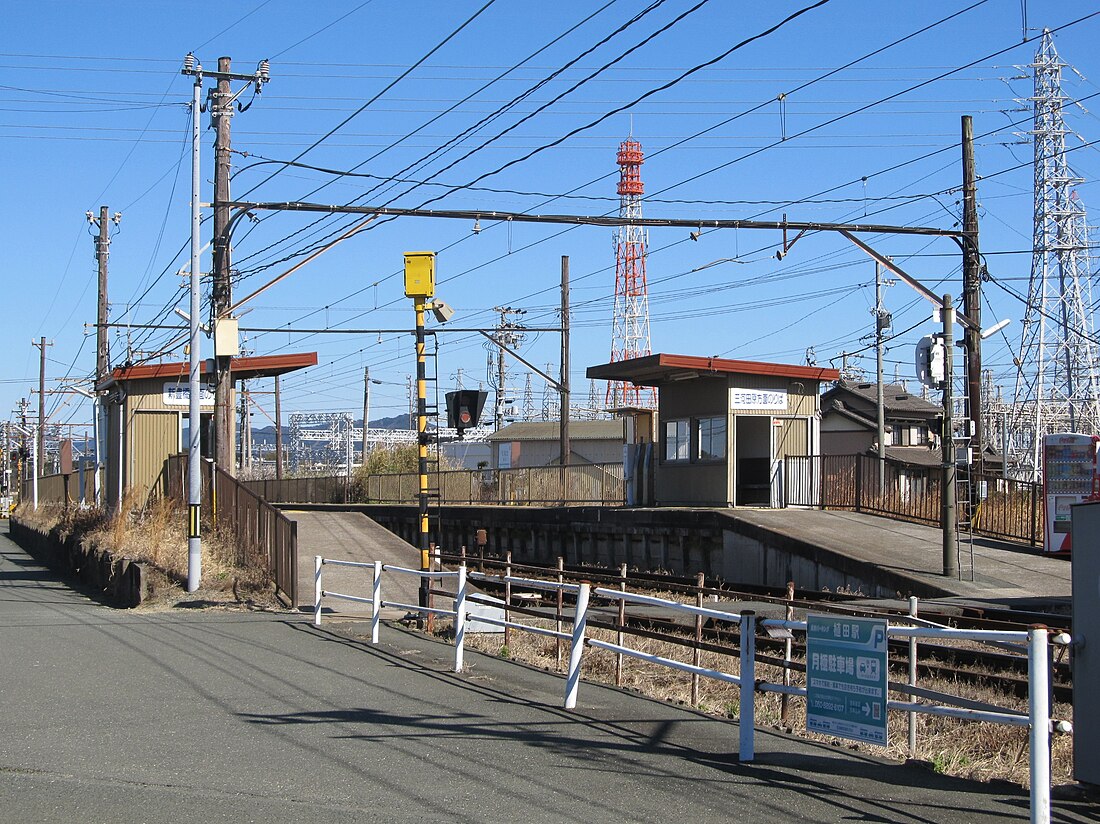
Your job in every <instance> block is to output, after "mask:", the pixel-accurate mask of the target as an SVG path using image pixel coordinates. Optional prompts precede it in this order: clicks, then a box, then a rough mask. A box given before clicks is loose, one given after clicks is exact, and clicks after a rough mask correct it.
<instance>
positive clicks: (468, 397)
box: [447, 389, 489, 438]
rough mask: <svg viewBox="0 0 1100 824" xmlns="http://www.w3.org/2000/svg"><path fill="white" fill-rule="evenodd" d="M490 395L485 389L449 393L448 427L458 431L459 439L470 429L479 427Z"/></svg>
mask: <svg viewBox="0 0 1100 824" xmlns="http://www.w3.org/2000/svg"><path fill="white" fill-rule="evenodd" d="M487 397H489V393H488V392H486V391H485V390H483V389H459V390H458V391H457V392H448V393H447V426H450V427H452V428H453V429H456V430H457V431H458V437H460V438H461V437H462V433H463V432H464V431H465V430H467V429H469V428H470V427H473V426H477V423H478V421H479V420H480V419H481V410H482V409H483V408H484V406H485V399H486V398H487Z"/></svg>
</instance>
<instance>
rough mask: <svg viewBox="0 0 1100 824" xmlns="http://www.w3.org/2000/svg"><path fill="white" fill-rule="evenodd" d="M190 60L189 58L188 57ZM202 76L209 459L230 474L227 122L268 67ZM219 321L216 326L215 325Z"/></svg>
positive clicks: (233, 344)
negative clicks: (208, 86)
mask: <svg viewBox="0 0 1100 824" xmlns="http://www.w3.org/2000/svg"><path fill="white" fill-rule="evenodd" d="M188 59H189V60H190V61H191V62H192V63H194V56H193V55H188ZM184 73H185V74H194V75H196V78H197V82H200V83H201V81H202V78H203V76H204V74H203V72H202V69H201V67H200V68H199V70H198V71H197V72H196V71H195V70H194V68H193V66H192V69H191V70H190V71H188V68H187V66H186V64H185V69H184ZM205 76H206V77H212V78H214V79H215V80H217V87H216V88H215V89H213V90H211V91H210V93H209V98H208V100H209V107H210V119H211V123H212V125H213V127H214V129H215V140H214V242H213V247H214V273H213V275H214V276H213V289H212V291H211V296H210V328H211V331H212V333H213V338H214V365H215V376H214V462H215V463H216V464H217V465H218V466H220V467H221V468H222V469H224V470H225V471H226V472H229V473H230V474H233V472H234V465H233V439H232V432H233V404H232V400H231V399H232V395H233V375H232V372H231V371H230V367H231V359H232V357H233V356H234V355H236V354H238V348H239V343H238V340H237V329H236V320H235V319H234V318H232V317H230V315H229V311H230V307H231V306H232V305H233V283H232V277H233V274H232V244H231V242H230V237H229V232H228V229H229V219H230V211H231V209H230V206H229V203H230V197H229V176H230V171H231V163H230V149H231V135H230V123H231V118H232V116H233V106H234V104H235V103H236V101H237V98H238V97H240V95H241V93H242V92H243V91H244V90H245V89H247V88H249V86H252V87H253V88H254V89H255V94H256V95H259V94H260V93H261V92H262V91H263V86H264V84H265V83H267V82H268V81H269V80H270V79H271V72H270V66H269V64H268V62H267V61H266V60H262V61H260V64H259V66H257V68H256V71H255V72H254V73H253V74H235V73H234V72H233V71H231V60H230V58H228V57H219V58H218V70H217V71H215V72H206V73H205ZM234 80H240V81H243V82H244V84H245V85H243V86H241V88H240V89H238V90H237V91H236V93H234V92H233V89H232V81H234ZM250 105H252V104H251V102H250V103H249V104H248V105H243V106H242V105H240V104H237V108H238V110H239V111H242V112H243V111H245V110H246V109H248V107H249V106H250ZM219 324H222V329H221V330H219V329H218V326H219Z"/></svg>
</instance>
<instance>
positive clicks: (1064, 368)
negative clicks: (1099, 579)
mask: <svg viewBox="0 0 1100 824" xmlns="http://www.w3.org/2000/svg"><path fill="white" fill-rule="evenodd" d="M1065 65H1066V64H1065V63H1063V62H1062V61H1061V60H1060V59H1059V57H1058V52H1057V51H1055V48H1054V39H1053V38H1052V37H1051V34H1050V31H1044V32H1043V38H1042V41H1041V45H1040V47H1039V50H1038V52H1036V54H1035V60H1034V62H1033V63H1032V64H1031V69H1032V72H1033V77H1034V96H1033V97H1032V98H1031V101H1032V105H1033V109H1034V128H1033V131H1032V135H1033V139H1034V145H1035V161H1034V169H1035V228H1034V237H1033V242H1032V260H1031V280H1030V284H1029V286H1028V301H1027V310H1026V312H1025V315H1024V321H1023V332H1022V335H1021V340H1020V354H1019V357H1018V359H1017V361H1016V366H1017V373H1016V392H1015V399H1014V403H1013V404H1012V423H1011V425H1010V428H1009V431H1010V432H1011V433H1013V435H1014V438H1013V441H1014V443H1013V447H1012V452H1013V453H1014V455H1013V456H1012V457H1013V458H1014V460H1015V462H1016V472H1015V473H1014V474H1017V475H1018V476H1020V477H1030V478H1033V479H1038V477H1039V474H1040V472H1041V464H1040V447H1041V443H1042V437H1043V435H1046V434H1050V433H1053V432H1082V433H1087V434H1100V404H1098V393H1097V379H1096V357H1097V346H1096V344H1095V342H1094V341H1095V337H1094V334H1093V323H1092V311H1091V310H1092V287H1091V273H1090V271H1089V257H1088V251H1087V248H1088V230H1087V228H1086V223H1085V208H1084V205H1083V204H1082V203H1081V201H1080V200H1079V198H1078V196H1077V192H1076V191H1075V188H1074V187H1075V186H1076V185H1077V184H1079V183H1081V182H1082V178H1080V177H1077V176H1076V175H1074V173H1073V171H1072V170H1071V169H1070V168H1069V165H1068V163H1067V162H1066V156H1065V152H1066V134H1067V131H1068V130H1067V128H1066V125H1065V120H1064V119H1063V116H1062V110H1063V107H1064V105H1065V103H1066V101H1067V98H1066V96H1065V95H1064V94H1063V93H1062V68H1063V67H1064V66H1065Z"/></svg>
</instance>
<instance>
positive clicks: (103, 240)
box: [84, 206, 122, 384]
mask: <svg viewBox="0 0 1100 824" xmlns="http://www.w3.org/2000/svg"><path fill="white" fill-rule="evenodd" d="M107 211H108V210H107V207H106V206H100V207H99V217H98V218H97V217H96V216H95V215H94V214H93V213H92V212H85V213H84V215H85V217H87V218H88V223H89V224H90V225H91V226H94V227H95V228H96V230H97V231H96V235H95V259H96V267H97V268H98V270H99V299H98V301H97V304H96V352H95V355H96V361H95V366H96V369H95V372H96V383H97V384H98V383H99V382H100V381H103V380H105V379H106V377H107V373H108V372H109V371H110V369H111V355H110V350H109V342H108V338H107V322H108V317H107V315H108V304H107V259H108V257H110V246H111V235H110V226H111V223H112V222H113V223H114V224H115V227H116V228H117V227H118V225H119V224H120V223H121V222H122V212H115V214H114V217H113V218H108V216H107Z"/></svg>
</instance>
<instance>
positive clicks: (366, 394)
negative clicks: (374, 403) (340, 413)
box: [363, 366, 370, 464]
mask: <svg viewBox="0 0 1100 824" xmlns="http://www.w3.org/2000/svg"><path fill="white" fill-rule="evenodd" d="M369 426H370V367H369V366H364V367H363V463H364V464H365V463H366V462H367V427H369Z"/></svg>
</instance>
